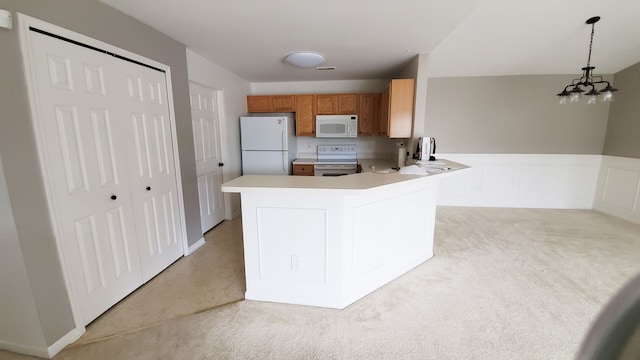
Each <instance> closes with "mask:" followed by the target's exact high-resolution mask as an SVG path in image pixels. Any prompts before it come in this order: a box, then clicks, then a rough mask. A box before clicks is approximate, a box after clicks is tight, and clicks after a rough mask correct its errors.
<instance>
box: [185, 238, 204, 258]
mask: <svg viewBox="0 0 640 360" xmlns="http://www.w3.org/2000/svg"><path fill="white" fill-rule="evenodd" d="M204 244H205V241H204V237H201V238H200V240H198V241H196V242H195V243H194V244H193V245H190V246H189V248H188V249H187V253H186V254H184V255H185V256H189V255H191V254H193V253H194V252H195V251H196V250H198V249H200V247H201V246H202V245H204Z"/></svg>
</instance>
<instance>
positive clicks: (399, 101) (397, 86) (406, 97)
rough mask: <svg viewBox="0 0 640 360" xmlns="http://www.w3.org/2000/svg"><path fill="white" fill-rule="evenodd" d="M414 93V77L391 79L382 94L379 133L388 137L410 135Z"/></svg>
mask: <svg viewBox="0 0 640 360" xmlns="http://www.w3.org/2000/svg"><path fill="white" fill-rule="evenodd" d="M414 93H415V80H414V79H394V80H391V83H389V86H387V89H386V90H385V92H384V93H383V94H382V103H381V110H382V111H381V113H382V119H381V121H380V128H379V134H381V135H382V134H384V135H387V136H388V137H390V138H402V139H404V138H410V137H411V128H412V126H413V103H414ZM385 131H386V132H385Z"/></svg>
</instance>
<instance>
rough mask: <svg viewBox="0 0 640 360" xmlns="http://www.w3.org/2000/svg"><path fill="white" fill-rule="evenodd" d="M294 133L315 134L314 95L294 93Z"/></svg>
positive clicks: (299, 134) (300, 134)
mask: <svg viewBox="0 0 640 360" xmlns="http://www.w3.org/2000/svg"><path fill="white" fill-rule="evenodd" d="M296 135H297V136H316V96H315V95H296Z"/></svg>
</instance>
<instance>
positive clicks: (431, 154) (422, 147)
mask: <svg viewBox="0 0 640 360" xmlns="http://www.w3.org/2000/svg"><path fill="white" fill-rule="evenodd" d="M435 154H436V138H432V137H421V138H418V147H417V148H416V154H415V159H416V160H418V161H435V160H436V156H435Z"/></svg>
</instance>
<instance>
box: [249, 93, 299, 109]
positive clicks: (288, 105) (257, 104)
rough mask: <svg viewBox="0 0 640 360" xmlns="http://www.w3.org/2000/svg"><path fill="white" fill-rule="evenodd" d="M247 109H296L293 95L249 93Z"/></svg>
mask: <svg viewBox="0 0 640 360" xmlns="http://www.w3.org/2000/svg"><path fill="white" fill-rule="evenodd" d="M247 111H248V112H252V113H260V112H294V111H296V97H295V95H249V96H247Z"/></svg>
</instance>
